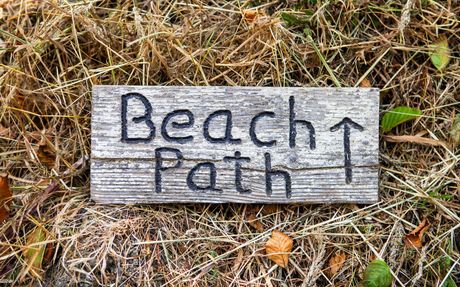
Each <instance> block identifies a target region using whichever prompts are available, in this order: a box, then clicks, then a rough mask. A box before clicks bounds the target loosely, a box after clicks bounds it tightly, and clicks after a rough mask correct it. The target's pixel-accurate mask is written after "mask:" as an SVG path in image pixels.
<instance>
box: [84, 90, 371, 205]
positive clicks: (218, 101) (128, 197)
mask: <svg viewBox="0 0 460 287" xmlns="http://www.w3.org/2000/svg"><path fill="white" fill-rule="evenodd" d="M378 124H379V92H378V89H373V88H340V89H336V88H271V87H164V86H154V87H150V86H95V87H94V88H93V112H92V125H91V129H92V131H91V132H92V140H91V141H92V145H91V152H92V160H91V197H92V199H93V200H95V201H96V202H99V203H163V202H211V203H223V202H240V203H256V202H257V203H262V202H265V203H293V202H310V203H329V202H356V203H373V202H376V201H377V200H378V135H379V126H378Z"/></svg>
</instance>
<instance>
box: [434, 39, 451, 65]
mask: <svg viewBox="0 0 460 287" xmlns="http://www.w3.org/2000/svg"><path fill="white" fill-rule="evenodd" d="M430 48H431V49H432V53H431V55H430V58H431V62H432V63H433V65H434V66H435V67H436V69H438V71H443V70H444V68H445V67H447V65H448V64H449V61H450V48H449V42H447V38H446V37H441V38H440V39H439V40H438V41H437V42H435V43H434V44H432V45H430Z"/></svg>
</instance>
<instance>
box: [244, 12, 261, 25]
mask: <svg viewBox="0 0 460 287" xmlns="http://www.w3.org/2000/svg"><path fill="white" fill-rule="evenodd" d="M257 15H258V12H257V10H243V17H244V20H245V21H246V22H248V23H252V22H254V20H255V19H256V17H257Z"/></svg>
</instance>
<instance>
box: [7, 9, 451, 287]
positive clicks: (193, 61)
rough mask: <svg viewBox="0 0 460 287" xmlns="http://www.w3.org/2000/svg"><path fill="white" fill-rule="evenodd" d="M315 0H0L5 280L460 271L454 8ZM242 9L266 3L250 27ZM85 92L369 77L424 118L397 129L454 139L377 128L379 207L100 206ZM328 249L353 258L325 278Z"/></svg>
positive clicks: (413, 279) (349, 281)
mask: <svg viewBox="0 0 460 287" xmlns="http://www.w3.org/2000/svg"><path fill="white" fill-rule="evenodd" d="M311 2H315V1H308V0H299V1H295V2H294V1H293V2H290V4H287V3H286V2H285V1H278V2H275V1H273V2H263V1H257V0H255V1H228V2H226V1H220V0H216V1H203V2H199V1H191V2H189V1H183V2H182V1H143V0H136V1H134V0H133V1H108V0H86V1H82V2H80V1H70V0H69V1H32V0H16V1H0V6H1V16H0V29H1V30H0V38H1V40H2V41H1V42H0V43H1V44H0V45H1V46H0V59H1V64H0V74H1V75H0V90H1V109H0V158H1V161H0V163H1V164H0V169H1V170H0V171H1V172H7V173H8V174H9V175H10V186H11V188H12V190H13V193H14V202H13V205H12V215H11V217H10V219H9V220H8V221H6V222H5V223H3V224H2V226H1V227H0V234H1V243H0V258H1V259H0V274H1V275H0V276H1V278H2V279H1V282H3V283H5V284H7V285H35V284H38V285H40V284H41V285H45V286H54V285H56V286H67V285H73V286H76V285H77V282H80V285H78V286H94V285H110V284H114V285H115V286H138V285H140V286H161V285H166V286H190V285H192V284H195V285H196V286H240V285H242V286H255V285H256V286H290V285H296V286H297V285H298V286H315V285H316V286H328V285H335V286H356V284H357V282H359V280H360V276H361V275H362V271H363V270H364V268H365V266H366V265H367V264H368V262H369V261H370V260H372V259H373V258H375V257H382V258H383V259H385V260H386V261H387V262H388V264H389V265H390V267H391V269H392V272H393V274H394V276H395V280H394V285H395V286H402V285H403V286H438V285H439V284H440V283H441V282H442V281H443V280H446V278H447V276H448V275H449V274H450V276H452V278H457V280H458V276H459V274H460V271H459V270H460V267H459V266H460V262H459V260H460V256H459V250H460V230H459V227H460V218H459V212H460V200H459V199H460V198H459V196H460V195H459V190H460V171H459V169H460V166H459V165H460V160H459V158H460V155H459V149H458V148H455V147H454V146H453V144H452V142H451V140H450V139H449V129H450V126H451V124H452V121H453V119H454V116H455V114H456V113H459V112H460V105H459V99H460V97H459V96H458V95H459V86H460V67H459V50H458V47H459V44H460V39H459V37H460V26H459V15H460V6H459V5H458V4H457V1H455V0H449V1H439V2H434V1H430V0H428V1H423V0H421V1H414V0H409V2H407V3H406V2H405V1H404V2H403V3H401V2H399V1H387V2H384V1H366V0H361V1H360V0H356V1H351V0H342V1H318V3H317V4H311ZM244 9H257V10H258V11H259V12H258V14H257V17H256V18H255V20H254V21H252V22H251V21H250V19H247V20H246V19H244V17H243V10H244ZM304 9H309V10H310V11H312V12H313V15H311V16H309V17H308V21H307V23H305V24H302V25H298V26H291V27H287V26H286V25H285V24H284V23H283V21H282V20H281V17H280V13H281V12H283V11H285V12H290V13H296V14H297V15H299V16H302V17H304V16H305V15H306V13H305V12H302V11H303V10H304ZM294 11H296V12H294ZM305 27H309V29H310V31H311V35H312V38H313V42H312V41H310V40H308V39H307V37H306V36H305V34H304V33H303V32H302V31H303V29H304V28H305ZM440 36H445V37H447V39H448V41H449V45H450V47H452V50H453V51H452V59H451V62H450V64H449V66H448V68H447V69H446V71H445V72H444V73H439V72H437V71H436V69H435V68H434V67H433V65H432V64H431V62H430V59H429V50H428V49H427V47H428V45H429V44H431V43H433V42H434V41H436V39H437V38H438V37H440ZM315 47H316V48H317V49H315ZM94 84H120V85H128V84H130V85H249V86H337V85H341V86H357V85H369V84H370V85H372V86H375V87H379V88H381V98H382V101H381V103H382V109H381V111H382V113H383V112H384V111H386V110H387V109H389V108H392V107H395V106H398V105H409V106H412V107H418V108H420V109H421V110H422V111H423V117H422V118H421V119H419V120H417V121H416V122H411V123H406V124H403V125H401V126H400V127H398V128H396V129H395V130H393V131H392V134H394V135H422V136H424V137H427V138H430V139H433V140H440V141H444V142H447V144H442V145H421V144H417V143H392V142H389V141H386V140H385V139H384V138H382V140H381V149H380V150H381V163H382V165H381V166H382V169H381V190H380V195H381V200H380V202H379V203H378V204H375V205H369V206H362V205H282V206H268V207H262V206H251V205H238V204H228V205H206V204H203V205H142V206H98V205H95V204H94V203H92V202H91V201H90V199H89V179H88V175H89V169H88V162H87V160H85V159H86V157H88V156H89V153H90V146H89V142H90V140H89V137H90V126H89V122H90V116H91V115H90V107H91V87H92V85H94ZM357 104H359V103H357ZM72 166H73V167H74V168H72ZM50 181H51V185H50ZM250 213H253V214H254V213H255V214H256V216H255V217H256V218H257V219H258V220H259V221H260V223H261V224H262V226H263V228H264V231H263V232H259V231H257V230H256V229H255V228H254V226H255V224H254V222H251V221H248V218H249V217H248V214H250ZM253 217H254V216H253ZM253 217H252V218H253ZM423 218H427V219H428V221H429V222H430V223H431V227H430V229H429V230H428V232H427V234H426V235H425V238H424V241H425V242H424V247H423V248H421V249H414V248H408V247H406V246H404V244H403V237H404V235H405V234H407V233H409V232H410V231H411V230H412V229H413V228H414V227H415V226H417V225H418V224H419V222H420V221H421V220H422V219H423ZM37 228H41V229H43V230H44V231H46V241H45V243H48V245H47V246H48V248H47V250H46V254H45V259H44V262H43V269H44V271H43V272H38V273H39V274H41V275H42V276H41V279H40V278H38V277H37V276H34V274H33V272H31V268H30V266H29V265H30V264H28V263H27V261H25V259H24V257H23V255H22V254H23V252H22V250H23V248H24V246H26V245H27V237H28V234H31V232H33V231H34V230H36V229H37ZM259 229H260V228H259ZM274 229H279V230H282V231H283V232H285V233H287V234H289V235H290V236H291V237H293V238H294V239H295V240H294V250H293V253H292V254H291V256H290V263H289V265H288V267H287V269H282V268H279V267H277V266H276V265H274V264H273V263H272V262H271V261H269V260H268V259H267V258H266V256H265V255H264V250H263V249H264V242H265V241H266V240H267V238H268V237H269V235H270V233H271V231H272V230H274ZM42 244H43V243H42ZM337 251H342V252H344V253H345V254H346V256H347V260H346V262H345V265H344V266H343V268H342V269H341V270H340V271H339V272H338V273H337V274H335V275H334V276H333V277H332V278H329V277H327V276H326V274H327V272H326V269H327V268H328V264H327V262H328V259H329V258H330V256H331V255H333V254H334V253H335V252H337ZM448 259H450V261H451V263H450V264H448V263H446V262H448V261H449V260H448ZM456 276H457V277H456ZM114 285H111V286H114Z"/></svg>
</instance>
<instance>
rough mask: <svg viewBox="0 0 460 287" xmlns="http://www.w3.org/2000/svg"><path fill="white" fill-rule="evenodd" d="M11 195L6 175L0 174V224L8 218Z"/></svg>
mask: <svg viewBox="0 0 460 287" xmlns="http://www.w3.org/2000/svg"><path fill="white" fill-rule="evenodd" d="M12 196H13V193H12V192H11V190H10V187H9V185H8V174H6V173H2V174H0V223H2V222H3V221H4V220H6V219H7V218H8V217H9V216H10V206H11V197H12Z"/></svg>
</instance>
